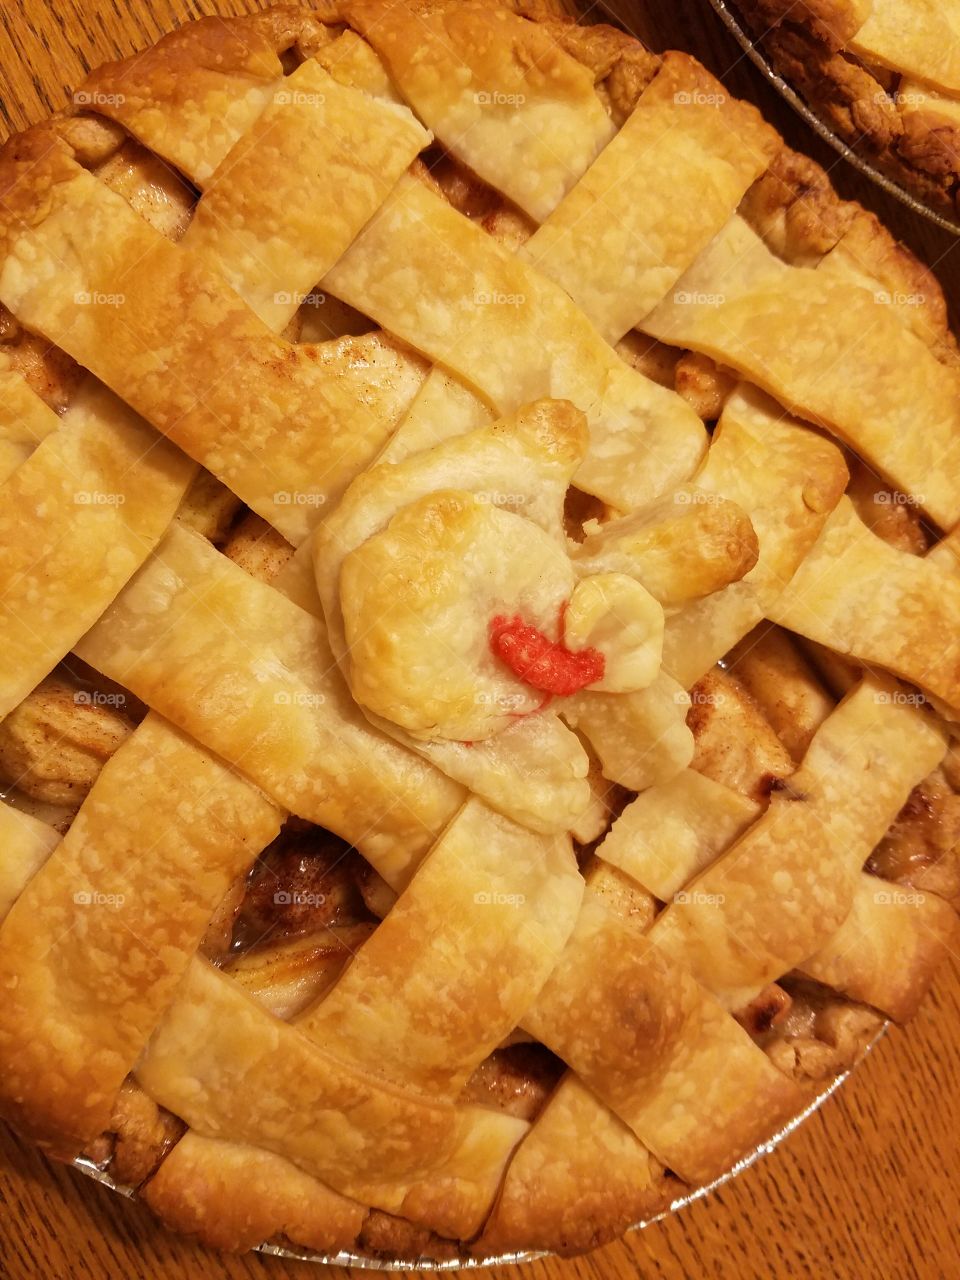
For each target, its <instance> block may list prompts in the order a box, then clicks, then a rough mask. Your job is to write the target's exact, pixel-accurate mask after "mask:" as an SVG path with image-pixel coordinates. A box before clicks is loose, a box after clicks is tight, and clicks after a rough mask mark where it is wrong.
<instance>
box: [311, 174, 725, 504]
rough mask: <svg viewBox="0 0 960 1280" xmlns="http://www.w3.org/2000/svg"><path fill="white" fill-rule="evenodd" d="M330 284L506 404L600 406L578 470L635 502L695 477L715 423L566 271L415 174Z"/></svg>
mask: <svg viewBox="0 0 960 1280" xmlns="http://www.w3.org/2000/svg"><path fill="white" fill-rule="evenodd" d="M324 287H325V288H327V289H329V290H330V291H331V292H332V293H335V294H336V295H337V296H338V297H341V298H343V299H344V301H346V302H349V303H350V304H351V306H354V307H357V308H358V310H361V311H363V312H364V313H365V314H367V315H371V316H373V317H374V319H375V320H377V321H378V323H380V324H382V325H383V327H384V328H385V329H387V330H389V331H390V332H391V333H394V334H396V335H397V336H398V337H400V338H402V339H403V340H404V341H405V342H409V343H410V345H411V346H413V347H415V348H416V349H418V350H420V351H421V352H423V353H424V354H425V355H427V356H429V357H430V358H431V359H433V360H436V361H437V362H438V363H440V364H442V365H444V366H445V367H446V368H448V369H450V370H452V371H453V372H455V373H457V374H458V375H459V376H461V377H462V378H464V379H465V380H466V381H467V382H468V383H469V384H470V385H471V386H472V387H473V388H474V389H476V390H477V391H478V392H479V393H480V395H481V396H483V397H484V398H486V399H487V400H488V401H489V402H490V403H491V404H492V405H493V406H494V407H495V408H496V409H497V411H498V412H500V413H507V412H510V411H511V410H513V409H516V408H518V407H519V406H520V405H521V404H523V403H525V402H527V401H530V400H534V399H537V398H538V397H541V396H545V395H550V396H553V397H554V398H560V399H569V400H571V401H572V402H573V403H574V404H576V405H577V406H578V407H579V408H581V409H583V411H584V412H585V413H586V415H587V419H588V421H589V423H590V429H591V444H590V449H589V451H588V454H587V459H586V461H585V462H584V464H583V465H582V466H581V468H580V470H579V472H578V474H577V478H576V482H577V484H578V486H579V487H581V488H583V489H586V490H587V491H588V492H591V493H595V494H597V496H598V497H601V498H603V499H604V500H605V501H609V502H611V503H612V504H613V505H615V506H619V507H621V508H623V509H630V508H632V507H635V506H638V505H640V504H642V503H643V502H645V501H649V500H650V499H651V498H653V497H656V496H657V494H658V493H662V492H663V491H664V490H665V489H668V488H670V487H671V486H672V485H673V484H677V483H679V482H681V481H682V480H685V479H687V478H688V476H689V475H690V473H691V472H692V471H693V469H694V467H695V466H696V465H697V463H698V462H699V461H700V459H701V457H702V454H703V451H704V446H705V436H704V431H703V426H702V424H701V423H700V420H699V419H698V418H697V417H696V415H695V414H694V413H693V411H692V410H691V409H689V407H688V406H687V405H686V404H685V403H684V402H683V401H681V400H680V398H679V397H678V396H676V394H675V393H673V392H670V391H666V390H665V389H664V388H662V387H659V386H657V385H656V384H655V383H652V382H650V381H649V380H648V379H646V378H644V377H643V376H642V375H641V374H637V373H636V372H634V371H633V370H631V369H629V368H628V367H627V366H626V365H625V364H624V363H623V362H622V361H621V360H620V359H619V358H618V357H617V356H616V355H615V353H614V352H613V351H612V350H611V348H610V347H609V346H608V345H607V344H606V343H605V342H604V341H603V339H602V338H601V337H600V335H599V334H598V333H597V332H596V330H595V329H593V327H592V326H591V325H590V323H589V321H588V320H587V319H586V317H585V316H584V315H583V313H582V312H581V311H579V310H578V309H577V307H576V306H575V305H574V304H573V302H571V300H570V298H569V297H568V296H567V295H566V293H564V292H563V291H562V290H561V289H560V288H559V287H558V286H557V285H555V284H553V283H552V282H551V281H550V280H549V279H548V278H546V277H545V276H542V275H541V274H540V273H539V272H536V271H534V270H532V269H531V268H530V267H528V266H526V265H525V264H524V263H522V262H521V261H520V260H519V259H518V258H516V257H515V256H514V255H512V254H510V253H508V252H507V251H506V250H504V249H502V248H500V246H499V245H497V244H496V243H495V242H494V241H493V240H492V239H491V238H490V237H489V236H488V235H486V233H485V232H484V231H482V230H481V229H480V228H479V227H477V226H475V225H473V224H472V223H471V222H470V221H469V219H468V218H466V217H465V216H464V215H463V214H461V213H459V212H458V211H457V210H455V209H453V208H452V207H451V206H450V205H448V204H447V203H446V202H445V201H444V200H443V199H442V198H441V197H440V196H439V195H437V194H436V193H434V192H433V191H431V190H430V189H429V188H428V187H427V186H425V185H424V184H423V183H422V182H419V181H417V179H416V178H414V177H411V176H409V175H405V176H404V177H403V178H401V179H400V181H399V182H398V183H397V185H396V187H395V188H394V189H393V191H392V192H391V194H390V197H389V198H388V199H387V201H386V202H385V203H384V205H383V206H382V207H381V209H380V210H379V212H378V213H377V215H376V216H375V217H374V218H373V219H371V221H370V222H369V223H368V224H367V226H366V228H365V229H364V231H363V232H362V233H361V234H360V236H358V238H357V239H356V240H355V241H354V243H353V244H352V245H351V247H350V249H348V250H347V252H346V253H345V254H344V255H343V257H342V258H341V259H340V261H339V262H338V263H337V265H336V266H335V267H334V268H333V270H332V271H330V272H328V273H327V276H326V277H325V280H324Z"/></svg>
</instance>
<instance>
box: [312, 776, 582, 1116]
mask: <svg viewBox="0 0 960 1280" xmlns="http://www.w3.org/2000/svg"><path fill="white" fill-rule="evenodd" d="M582 893H583V881H582V879H581V877H580V875H579V873H578V871H577V866H576V860H575V859H574V856H573V849H572V847H571V844H570V840H569V837H557V836H537V835H534V834H533V833H532V832H530V831H527V830H525V829H524V828H523V827H519V826H517V825H516V824H515V823H512V822H510V821H509V820H508V819H506V818H503V817H501V816H499V815H498V814H495V813H493V812H492V811H491V810H489V809H487V808H486V806H484V805H482V804H481V803H480V802H479V801H477V800H471V801H470V802H469V803H468V804H467V805H465V807H464V808H463V809H462V810H461V812H460V813H459V814H458V816H457V817H456V818H455V819H454V820H453V822H452V823H451V824H450V826H449V827H448V828H447V829H446V831H445V832H444V833H443V835H442V836H441V837H440V840H439V841H438V842H437V844H436V845H434V847H433V849H432V850H431V851H430V854H429V855H428V856H427V858H426V859H425V861H424V863H423V865H422V866H421V867H420V869H419V871H418V872H417V874H416V875H415V876H414V878H413V880H412V882H411V883H410V885H409V886H408V888H407V890H406V891H405V892H404V893H403V894H401V896H400V898H399V900H398V902H397V904H396V906H394V907H393V909H392V910H391V911H390V913H389V914H388V915H387V917H386V919H385V920H384V921H383V923H382V924H381V925H380V927H379V928H378V929H377V930H376V932H375V933H374V934H373V936H372V938H371V939H370V940H369V941H368V942H367V943H366V944H365V945H364V946H363V947H361V949H360V950H359V952H358V953H357V955H356V956H355V957H354V959H353V962H352V963H351V964H350V966H349V967H348V969H347V971H346V972H345V973H344V975H343V976H342V977H341V978H340V980H339V982H338V983H337V984H336V986H335V987H334V988H333V990H332V991H331V992H330V993H329V994H328V995H326V996H324V997H323V999H322V1000H321V1001H320V1003H319V1004H317V1005H315V1006H314V1008H313V1009H311V1010H309V1011H308V1012H307V1013H305V1014H304V1015H303V1016H302V1017H301V1018H299V1019H298V1020H297V1027H298V1029H299V1030H301V1031H303V1032H304V1033H305V1034H307V1035H309V1036H310V1038H311V1039H313V1040H315V1041H316V1042H317V1043H318V1044H322V1045H323V1046H324V1047H325V1048H326V1049H327V1050H328V1051H329V1052H331V1053H334V1054H337V1055H338V1056H343V1057H345V1058H346V1059H347V1060H348V1061H350V1062H353V1063H356V1064H357V1065H358V1066H361V1067H362V1068H364V1069H365V1070H367V1071H371V1072H374V1073H382V1074H384V1075H386V1076H388V1078H390V1079H393V1080H396V1081H397V1082H398V1083H403V1084H404V1085H406V1086H407V1087H409V1088H411V1089H417V1090H419V1091H420V1092H422V1093H424V1094H428V1095H430V1096H432V1097H441V1098H442V1097H449V1098H455V1097H456V1095H457V1094H458V1093H459V1092H460V1090H461V1089H462V1088H463V1087H464V1085H465V1084H466V1082H467V1080H468V1078H469V1077H470V1075H471V1074H472V1072H473V1071H474V1070H475V1068H476V1067H477V1066H479V1064H480V1063H481V1062H482V1061H483V1059H484V1058H486V1057H487V1055H488V1054H489V1053H491V1052H492V1051H493V1049H495V1048H496V1047H497V1045H498V1044H499V1043H500V1042H501V1041H502V1040H504V1039H505V1038H506V1037H507V1036H508V1035H509V1034H510V1032H511V1031H513V1030H514V1028H515V1027H516V1026H517V1025H518V1023H519V1022H520V1021H521V1019H522V1017H523V1014H524V1012H525V1010H526V1009H527V1007H528V1006H529V1005H530V1004H531V1003H532V1001H533V1000H534V999H535V997H536V994H537V991H538V990H539V989H540V988H541V987H542V986H543V984H544V983H545V982H546V981H547V979H548V978H549V976H550V973H551V971H552V969H553V967H554V965H555V964H556V960H557V956H558V955H559V954H560V952H561V951H562V950H563V947H564V945H565V943H566V941H567V938H568V937H569V935H570V932H571V930H572V929H573V927H574V922H575V920H576V918H577V912H578V910H579V907H580V899H581V897H582Z"/></svg>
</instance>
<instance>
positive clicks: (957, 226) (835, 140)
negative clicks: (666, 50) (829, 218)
mask: <svg viewBox="0 0 960 1280" xmlns="http://www.w3.org/2000/svg"><path fill="white" fill-rule="evenodd" d="M710 4H711V6H712V7H713V9H715V10H716V12H717V13H718V14H719V16H720V18H721V20H722V21H723V24H724V26H725V27H726V28H727V30H728V31H729V32H730V33H731V35H732V36H733V37H734V39H735V40H736V41H737V43H738V44H739V45H740V46H741V48H742V49H743V51H744V52H745V53H746V55H747V57H748V58H749V59H750V61H751V62H753V63H754V64H755V66H757V67H758V68H759V69H760V71H762V72H763V75H764V77H765V78H766V79H767V80H768V81H769V82H770V83H771V84H772V85H773V87H774V88H775V89H776V90H777V92H778V93H779V94H780V96H781V97H783V98H786V100H787V102H789V103H790V105H791V106H792V107H793V109H794V110H795V111H796V112H797V113H798V114H799V115H801V116H802V117H803V119H804V120H805V121H806V122H807V124H808V125H809V126H810V128H811V129H814V130H815V131H816V132H817V133H818V134H819V135H820V137H821V138H823V140H824V142H826V143H828V144H829V145H830V146H831V147H833V149H834V151H837V152H839V154H840V155H841V156H843V158H844V160H846V161H847V162H848V163H849V164H852V165H853V166H854V168H856V169H859V170H860V172H861V173H862V174H864V175H865V176H866V177H868V178H869V179H870V180H871V182H874V183H875V184H876V185H877V186H878V187H881V188H882V189H883V190H884V191H886V192H887V194H888V195H891V196H893V197H894V198H895V199H897V200H899V201H900V202H901V204H905V205H906V206H907V208H908V209H910V210H912V211H913V212H914V213H919V214H920V215H921V216H922V217H924V218H928V219H929V220H930V221H931V222H934V223H936V225H937V226H938V227H942V228H943V230H944V231H951V232H953V234H954V235H960V221H957V220H955V219H952V218H950V217H949V216H948V215H947V214H945V213H942V212H940V211H939V210H938V209H934V208H932V207H931V206H930V205H928V204H926V203H925V202H924V201H923V200H921V199H919V197H917V196H916V195H914V194H913V193H912V192H911V191H908V190H907V188H906V187H901V186H900V184H899V183H898V182H896V181H894V179H893V178H891V177H889V176H888V175H887V174H885V173H883V172H882V171H881V170H880V169H878V168H877V167H876V166H875V165H873V164H871V163H870V161H869V160H868V159H867V158H866V157H865V156H863V155H862V154H861V153H860V152H858V151H855V150H854V149H853V148H852V147H851V146H850V145H849V144H848V143H846V142H844V141H843V139H842V138H841V137H839V136H838V135H837V134H836V133H834V132H833V130H832V129H831V128H830V126H829V125H827V124H826V123H825V122H824V121H823V120H822V119H821V118H820V116H818V115H817V113H816V112H815V111H814V110H813V108H812V107H811V106H810V105H809V104H808V103H807V102H806V100H805V99H804V98H803V97H801V95H800V94H799V93H798V92H797V90H796V89H794V88H793V87H792V86H791V85H790V83H789V82H788V81H787V80H785V79H784V78H783V76H782V75H781V74H780V72H779V71H777V69H776V68H775V67H774V66H773V64H772V63H771V62H770V60H769V59H768V58H767V56H766V54H765V53H764V52H763V50H762V49H759V48H758V47H757V45H756V43H755V41H754V39H753V37H752V36H751V35H750V34H749V32H748V31H747V30H746V29H745V27H744V26H743V25H742V23H741V21H740V19H739V18H738V17H737V15H736V13H735V12H734V9H733V7H732V6H731V5H730V4H728V3H727V0H710ZM616 5H617V0H612V3H611V4H603V3H601V7H602V8H604V9H606V10H607V12H609V13H612V14H613V15H614V16H616ZM617 20H618V21H620V22H622V21H623V18H622V17H618V18H617Z"/></svg>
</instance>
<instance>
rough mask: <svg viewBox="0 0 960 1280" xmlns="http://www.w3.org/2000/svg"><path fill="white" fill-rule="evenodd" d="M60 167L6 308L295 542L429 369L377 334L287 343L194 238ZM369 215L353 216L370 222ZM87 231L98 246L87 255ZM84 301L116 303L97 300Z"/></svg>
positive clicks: (18, 247)
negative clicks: (158, 227)
mask: <svg viewBox="0 0 960 1280" xmlns="http://www.w3.org/2000/svg"><path fill="white" fill-rule="evenodd" d="M383 110H385V111H388V109H387V108H383ZM388 116H389V118H390V119H391V120H393V119H394V117H393V114H392V110H390V111H388ZM421 136H422V135H421V134H420V133H419V131H418V130H417V131H416V133H415V140H413V141H412V151H411V154H415V152H416V149H417V145H418V142H419V139H420V137H421ZM411 137H412V138H413V137H414V135H413V134H411ZM54 156H55V158H51V157H50V156H47V157H44V159H43V161H40V160H39V159H38V164H37V168H36V170H35V172H34V174H33V178H34V181H35V182H37V183H43V181H44V179H45V178H46V179H48V180H50V181H52V180H53V177H54V175H55V174H57V176H60V177H61V178H65V180H61V181H58V182H57V183H56V185H55V186H53V187H52V189H51V192H50V203H49V205H48V206H47V216H46V217H42V218H41V219H40V220H38V215H37V212H36V210H34V212H33V222H34V223H35V225H32V226H27V227H24V228H23V229H22V230H20V232H19V234H15V235H14V236H13V239H14V241H15V242H14V243H11V244H9V245H8V249H9V253H8V256H7V258H6V260H5V262H4V265H3V269H2V272H0V298H2V299H3V301H4V302H5V304H6V305H7V306H9V307H10V309H11V310H12V311H13V312H14V314H15V315H17V316H18V318H20V319H22V320H23V321H24V323H26V324H28V325H30V326H31V327H33V328H35V329H37V330H39V331H40V332H42V333H44V334H45V336H47V337H48V338H50V340H51V341H54V342H56V343H57V344H58V345H59V346H61V347H63V349H64V350H66V351H68V352H69V353H70V354H71V355H72V356H73V357H74V358H75V359H77V360H78V361H79V362H80V363H81V364H83V365H85V367H87V368H89V369H90V370H91V371H92V372H93V373H94V374H96V375H97V376H98V377H99V378H101V380H102V381H103V382H105V383H106V384H107V385H108V386H110V385H112V386H114V387H117V388H120V389H121V390H122V392H123V395H124V397H125V399H126V400H127V401H128V402H129V403H130V404H131V405H132V406H133V407H134V408H135V409H137V410H138V412H141V413H142V414H143V416H144V417H146V418H147V419H148V420H149V421H151V422H152V423H153V425H154V426H156V427H157V428H158V429H159V430H161V431H164V432H165V433H167V434H168V435H169V438H170V439H171V440H173V441H174V442H175V443H177V444H179V445H181V446H182V447H183V448H184V449H185V450H186V452H188V453H189V454H191V456H193V457H195V458H196V459H197V460H198V461H201V462H203V464H204V465H205V466H206V467H207V469H208V470H210V471H212V472H213V473H214V474H215V475H217V476H218V477H219V478H220V479H221V480H223V481H224V483H226V484H227V485H228V487H229V488H231V489H233V490H234V492H236V493H237V494H238V496H240V497H241V498H243V499H244V500H245V501H246V502H247V503H248V505H249V506H251V507H252V508H253V509H254V510H256V511H258V512H259V513H260V514H261V515H263V516H264V518H266V519H268V520H270V522H271V523H273V524H275V525H276V526H277V527H278V528H280V530H281V532H283V533H284V534H285V536H287V537H288V538H289V539H291V540H292V541H293V542H299V541H300V540H301V539H302V538H303V537H304V536H305V535H306V533H307V531H308V529H309V527H310V525H311V523H313V522H315V521H316V519H317V518H318V515H319V513H320V510H321V508H322V507H323V505H324V504H325V503H326V502H328V501H330V500H331V499H333V498H335V497H337V496H339V494H340V493H341V492H342V490H343V488H344V487H345V485H346V483H347V482H348V481H349V480H350V479H352V478H353V476H354V475H356V474H357V472H359V471H360V470H362V469H363V467H364V465H365V464H366V463H368V462H369V461H371V460H372V458H373V457H374V456H375V454H376V453H377V451H378V450H379V448H380V447H381V446H382V444H383V443H384V441H385V439H386V438H387V436H388V435H389V433H390V430H391V429H392V426H393V425H394V421H395V419H396V417H398V416H399V412H400V410H399V408H398V407H397V406H398V402H399V404H401V405H402V404H404V403H405V402H406V403H408V402H409V399H411V398H412V396H413V394H414V392H415V391H416V389H417V387H418V386H419V382H420V378H421V377H422V372H423V371H422V370H418V369H417V366H416V365H415V364H414V363H412V362H410V361H409V359H408V358H407V357H405V356H404V355H401V354H400V353H397V352H396V350H395V349H394V348H393V347H391V346H390V345H389V344H388V343H385V342H383V341H380V340H378V339H376V338H375V337H371V338H368V339H365V340H363V341H362V342H360V341H357V340H349V339H344V340H341V341H340V342H332V343H327V344H323V345H321V346H320V347H317V348H311V347H305V346H297V345H290V344H288V343H286V342H284V341H283V340H282V339H280V338H277V337H275V336H274V335H273V333H272V332H271V331H270V330H269V329H268V328H267V327H266V326H264V325H263V323H262V322H261V321H260V320H258V318H257V317H256V316H255V315H254V314H253V313H252V312H251V311H250V310H249V309H248V308H247V306H246V305H245V304H244V302H243V301H242V299H241V298H239V297H238V296H237V295H236V294H234V293H233V291H232V290H231V289H230V287H229V286H228V285H227V284H226V282H225V281H224V280H223V279H222V277H221V276H220V275H219V273H218V272H217V271H216V270H215V269H214V268H213V267H211V266H209V265H208V259H207V255H206V254H205V253H204V252H203V250H202V248H201V249H197V250H193V249H191V248H190V233H189V231H188V232H187V235H186V236H185V237H184V240H183V242H182V244H181V245H174V244H171V243H170V241H169V240H167V239H166V238H165V237H164V236H162V235H160V234H159V233H158V232H156V231H154V230H153V229H152V228H151V227H150V226H149V225H148V224H147V223H146V222H145V221H144V220H143V219H142V218H140V217H139V216H138V215H137V214H135V213H134V212H133V210H132V209H131V208H130V207H129V205H128V204H127V203H126V201H125V200H123V199H122V197H120V196H118V195H116V194H115V193H114V192H111V191H109V190H108V189H107V188H105V187H104V186H103V185H102V184H101V183H99V182H98V181H97V179H96V178H94V177H93V176H92V175H90V174H89V173H87V172H86V171H84V170H82V169H79V168H78V167H76V166H74V165H73V164H72V163H71V162H69V160H68V159H67V158H65V157H63V156H57V155H56V153H54ZM55 165H58V166H59V173H58V170H57V169H56V168H55V167H54V166H55ZM358 168H359V173H360V177H361V179H362V185H363V186H364V188H365V189H366V187H367V185H368V183H367V177H366V170H365V168H364V167H363V166H362V165H361V166H359V167H358ZM64 171H65V172H64ZM328 199H330V194H329V193H328ZM365 212H366V210H365V207H364V208H361V209H358V210H357V211H356V213H357V216H358V217H359V218H360V221H361V222H362V221H363V219H364V216H365ZM78 226H82V227H83V228H84V233H85V236H87V237H89V241H88V242H85V244H84V247H83V249H82V250H80V249H78V248H76V245H77V242H78V241H77V228H78ZM119 245H123V253H122V256H118V246H119ZM256 265H257V266H258V267H259V264H256ZM53 272H55V273H56V275H57V279H58V287H57V289H56V290H55V291H53V290H51V289H50V288H49V285H48V279H47V276H48V274H49V273H53ZM86 297H97V298H100V297H102V298H107V299H113V300H114V302H115V304H116V305H114V306H89V305H85V303H84V298H86ZM108 330H109V331H110V334H111V336H110V337H108V333H107V331H108ZM198 351H200V352H203V358H202V359H200V360H198V359H197V352H198ZM291 423H296V424H297V430H296V431H291V429H290V424H291Z"/></svg>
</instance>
